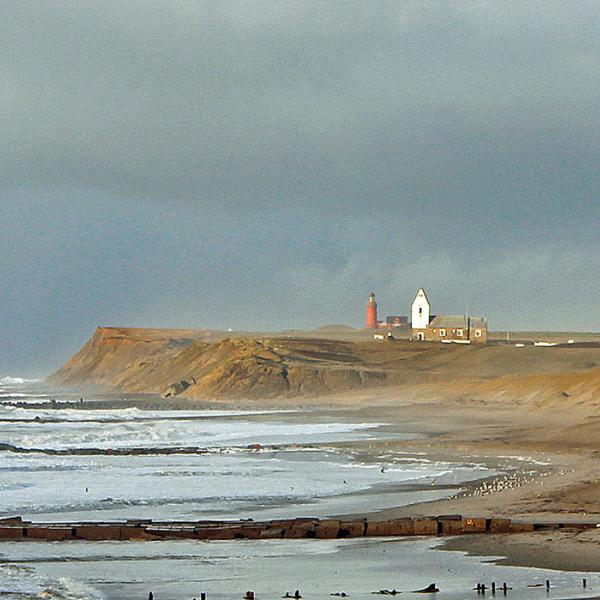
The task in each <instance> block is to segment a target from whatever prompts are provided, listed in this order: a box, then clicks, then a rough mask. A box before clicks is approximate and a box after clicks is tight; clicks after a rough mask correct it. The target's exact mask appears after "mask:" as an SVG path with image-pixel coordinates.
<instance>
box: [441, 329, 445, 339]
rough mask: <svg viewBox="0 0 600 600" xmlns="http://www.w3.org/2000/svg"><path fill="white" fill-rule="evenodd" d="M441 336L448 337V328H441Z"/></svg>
mask: <svg viewBox="0 0 600 600" xmlns="http://www.w3.org/2000/svg"><path fill="white" fill-rule="evenodd" d="M440 337H446V330H445V329H440Z"/></svg>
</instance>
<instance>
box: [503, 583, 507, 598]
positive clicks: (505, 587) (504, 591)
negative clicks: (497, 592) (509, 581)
mask: <svg viewBox="0 0 600 600" xmlns="http://www.w3.org/2000/svg"><path fill="white" fill-rule="evenodd" d="M506 592H508V586H507V585H506V581H505V582H504V583H503V584H502V593H503V594H504V595H505V596H506Z"/></svg>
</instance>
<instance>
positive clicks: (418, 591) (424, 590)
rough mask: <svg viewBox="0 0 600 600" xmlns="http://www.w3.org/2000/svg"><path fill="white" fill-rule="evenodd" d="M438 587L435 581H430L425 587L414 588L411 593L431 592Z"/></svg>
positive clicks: (437, 589)
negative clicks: (420, 588)
mask: <svg viewBox="0 0 600 600" xmlns="http://www.w3.org/2000/svg"><path fill="white" fill-rule="evenodd" d="M439 591H440V589H439V588H438V587H437V586H436V585H435V583H430V584H429V585H428V586H427V587H425V588H423V589H422V590H414V591H413V594H433V593H435V592H439Z"/></svg>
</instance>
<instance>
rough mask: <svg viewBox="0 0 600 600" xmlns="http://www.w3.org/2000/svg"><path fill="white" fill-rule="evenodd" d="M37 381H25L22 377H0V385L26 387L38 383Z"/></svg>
mask: <svg viewBox="0 0 600 600" xmlns="http://www.w3.org/2000/svg"><path fill="white" fill-rule="evenodd" d="M39 381H40V380H39V379H26V378H24V377H9V376H7V377H0V385H26V384H29V383H39Z"/></svg>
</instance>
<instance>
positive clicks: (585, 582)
mask: <svg viewBox="0 0 600 600" xmlns="http://www.w3.org/2000/svg"><path fill="white" fill-rule="evenodd" d="M583 587H584V588H586V587H587V579H586V578H585V577H584V578H583Z"/></svg>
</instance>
